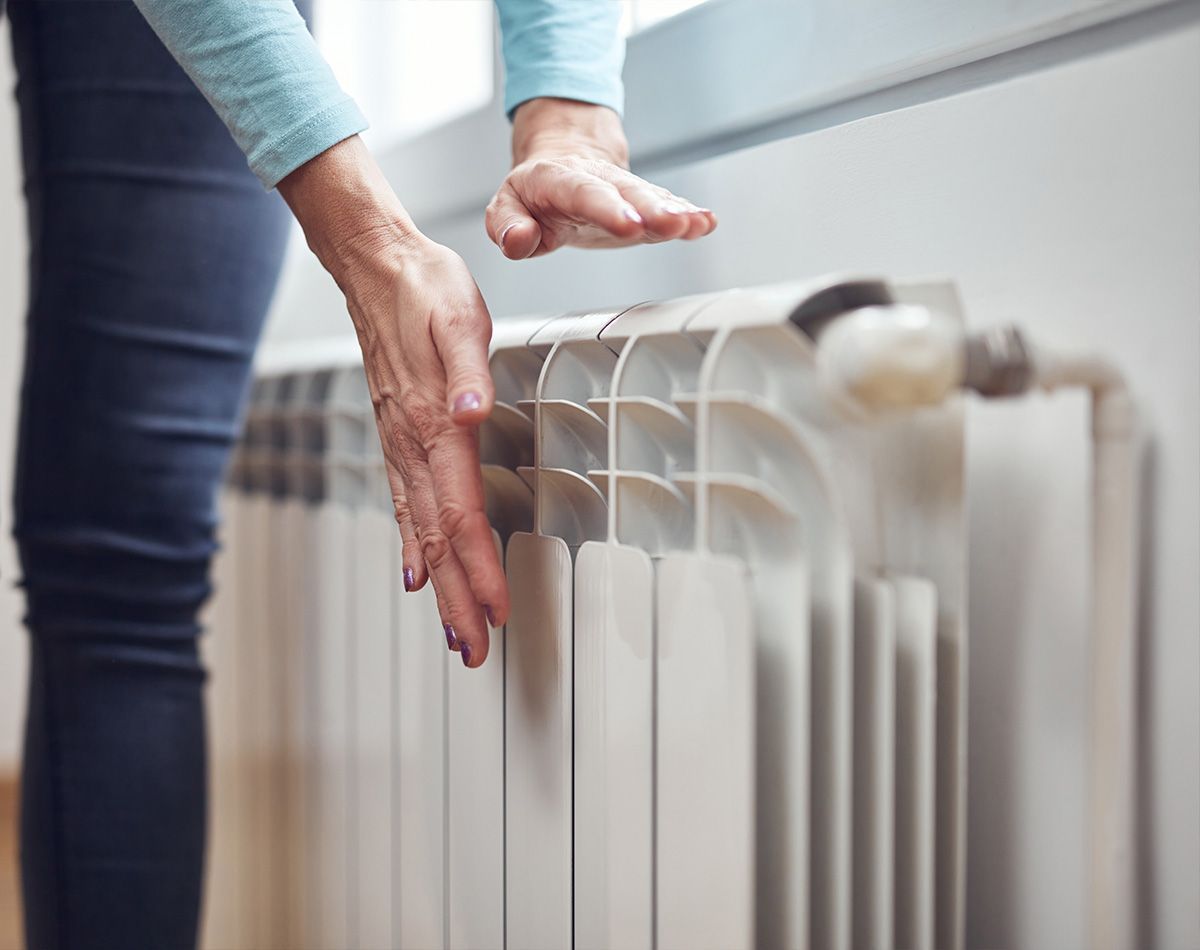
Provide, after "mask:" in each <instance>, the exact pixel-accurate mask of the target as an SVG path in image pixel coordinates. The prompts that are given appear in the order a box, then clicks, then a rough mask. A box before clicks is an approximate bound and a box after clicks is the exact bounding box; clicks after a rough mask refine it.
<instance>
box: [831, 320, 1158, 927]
mask: <svg viewBox="0 0 1200 950" xmlns="http://www.w3.org/2000/svg"><path fill="white" fill-rule="evenodd" d="M817 353H818V355H817V362H818V369H819V372H820V373H821V375H822V377H823V379H824V381H825V383H826V385H827V387H828V388H829V389H830V390H831V391H832V392H833V393H835V394H840V395H841V396H843V397H848V398H849V399H850V400H852V401H853V402H854V403H856V404H857V405H858V406H860V407H864V408H866V409H867V410H872V409H875V410H880V409H898V408H904V407H909V408H912V407H917V406H921V405H935V404H937V403H939V402H941V401H943V400H944V399H946V398H947V397H949V396H950V395H951V394H952V393H953V392H955V391H957V390H960V389H968V390H973V391H975V392H978V393H980V394H981V395H983V396H986V397H999V396H1012V395H1020V394H1022V393H1026V392H1028V391H1030V390H1031V389H1033V388H1035V387H1036V388H1041V389H1044V390H1047V391H1051V390H1056V389H1062V388H1074V387H1083V388H1085V389H1087V390H1089V392H1090V394H1091V428H1092V466H1093V483H1092V503H1091V507H1092V590H1091V624H1092V640H1091V643H1090V648H1091V656H1090V666H1089V707H1090V720H1089V723H1090V734H1089V739H1088V796H1089V801H1088V840H1089V855H1088V857H1089V882H1088V897H1089V901H1088V905H1089V906H1088V928H1089V940H1088V946H1089V947H1092V948H1094V950H1134V948H1135V947H1136V946H1137V932H1138V905H1137V899H1138V894H1137V871H1136V865H1137V827H1136V815H1137V771H1136V770H1137V663H1138V636H1137V634H1138V630H1137V623H1138V609H1137V608H1138V543H1139V538H1140V536H1141V530H1140V529H1141V525H1140V510H1139V499H1140V497H1141V495H1140V484H1139V482H1140V466H1141V442H1140V434H1139V431H1138V424H1137V413H1136V410H1135V407H1134V404H1133V400H1132V398H1131V396H1130V393H1129V389H1128V386H1127V385H1126V382H1125V379H1124V377H1123V375H1122V374H1121V372H1120V370H1119V369H1118V368H1117V367H1116V366H1114V365H1113V364H1112V363H1110V362H1109V361H1107V360H1105V359H1103V358H1100V357H1095V356H1071V355H1066V354H1060V353H1057V352H1054V351H1052V350H1048V349H1043V348H1041V347H1034V346H1032V345H1031V344H1030V343H1029V342H1028V341H1027V340H1026V339H1025V337H1024V336H1023V335H1022V334H1021V332H1020V331H1019V330H1017V329H1016V328H1012V327H1005V328H999V329H996V330H992V331H988V332H986V333H981V334H977V335H973V336H970V337H967V338H964V337H963V336H962V333H961V331H960V330H959V329H958V328H957V327H955V326H953V325H952V324H950V323H949V322H948V321H944V320H942V319H940V318H939V317H938V316H937V315H936V314H934V313H932V312H930V311H928V310H926V309H925V308H922V307H914V306H908V305H899V304H897V305H892V306H878V307H865V308H862V309H860V310H855V311H851V312H850V313H847V314H845V315H844V316H842V317H839V318H836V319H834V320H832V321H830V323H829V324H828V325H827V326H826V327H825V329H824V330H823V332H822V333H821V335H820V337H819V339H818V350H817Z"/></svg>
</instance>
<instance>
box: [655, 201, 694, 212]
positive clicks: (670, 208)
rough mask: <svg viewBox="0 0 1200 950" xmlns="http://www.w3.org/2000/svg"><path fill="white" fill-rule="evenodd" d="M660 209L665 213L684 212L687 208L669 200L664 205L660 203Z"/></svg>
mask: <svg viewBox="0 0 1200 950" xmlns="http://www.w3.org/2000/svg"><path fill="white" fill-rule="evenodd" d="M658 210H659V211H661V212H662V213H663V214H683V213H684V212H685V211H686V210H687V209H686V208H685V207H684V206H683V205H677V204H674V203H673V202H670V201H668V202H667V203H666V204H664V205H659V208H658Z"/></svg>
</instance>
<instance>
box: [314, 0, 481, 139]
mask: <svg viewBox="0 0 1200 950" xmlns="http://www.w3.org/2000/svg"><path fill="white" fill-rule="evenodd" d="M492 11H493V7H492V0H459V2H455V3H447V2H445V0H405V2H403V3H386V2H380V0H317V2H316V13H315V17H314V20H315V22H314V24H313V25H314V30H315V33H316V37H317V45H318V46H320V48H321V52H322V53H324V54H325V57H326V58H327V59H328V60H329V62H330V65H332V66H333V71H334V72H335V73H336V74H337V77H338V80H339V82H341V84H342V87H343V88H344V89H345V90H346V92H348V93H349V94H350V95H351V96H353V97H354V100H355V101H356V102H357V103H358V105H359V107H360V108H361V109H362V110H363V112H364V113H365V114H366V115H367V117H368V118H369V119H370V120H371V129H370V131H368V132H367V133H366V135H365V138H366V139H367V140H368V142H370V144H371V146H372V147H373V148H376V149H385V148H387V147H388V146H390V145H394V144H396V143H398V142H400V141H402V140H404V139H407V138H411V137H412V136H414V135H417V134H419V133H421V132H424V131H426V130H428V129H430V128H433V127H434V126H437V125H441V124H442V123H444V122H448V121H449V120H451V119H454V118H457V117H458V116H460V115H465V114H466V113H468V112H472V111H474V110H475V109H478V108H480V107H481V106H484V105H487V104H488V103H489V102H491V101H492V94H493V91H494V90H493V83H494V73H493V68H492V50H493V12H492Z"/></svg>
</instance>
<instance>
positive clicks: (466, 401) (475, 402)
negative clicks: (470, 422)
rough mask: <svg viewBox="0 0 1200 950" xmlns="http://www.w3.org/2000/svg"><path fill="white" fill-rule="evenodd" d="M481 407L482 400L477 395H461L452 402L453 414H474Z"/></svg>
mask: <svg viewBox="0 0 1200 950" xmlns="http://www.w3.org/2000/svg"><path fill="white" fill-rule="evenodd" d="M482 405H483V398H482V397H481V396H480V395H479V393H463V394H462V395H461V396H459V397H458V398H457V399H455V400H454V412H455V413H456V414H457V413H460V412H474V411H475V410H476V409H478V408H479V407H480V406H482Z"/></svg>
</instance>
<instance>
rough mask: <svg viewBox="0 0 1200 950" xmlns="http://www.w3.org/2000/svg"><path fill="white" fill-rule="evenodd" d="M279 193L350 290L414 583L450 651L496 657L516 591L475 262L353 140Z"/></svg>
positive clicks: (467, 660)
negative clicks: (447, 242) (500, 545)
mask: <svg viewBox="0 0 1200 950" xmlns="http://www.w3.org/2000/svg"><path fill="white" fill-rule="evenodd" d="M279 190H280V192H281V193H282V194H283V196H284V198H285V199H286V200H287V202H288V204H289V205H290V206H291V208H292V210H293V212H294V213H295V215H296V218H297V219H298V220H299V221H300V224H301V226H302V227H303V228H304V232H305V236H306V237H307V238H308V243H309V246H310V247H311V248H312V249H313V251H314V252H315V253H316V254H317V256H318V257H319V258H320V260H321V262H322V264H324V265H325V268H326V269H327V270H328V271H329V272H330V274H332V275H333V277H334V279H335V280H336V281H337V283H338V286H339V287H341V289H342V291H343V293H344V294H345V295H346V302H347V306H348V308H349V310H350V315H351V317H352V319H353V321H354V326H355V330H356V331H357V333H358V339H359V343H360V345H361V347H362V352H363V364H364V366H365V368H366V374H367V383H368V387H369V389H370V393H371V400H372V403H373V405H374V407H375V419H376V423H377V424H378V428H379V436H380V440H381V442H382V444H383V454H384V458H385V460H386V464H387V470H388V480H389V482H390V484H391V490H392V501H393V504H394V506H395V512H396V520H397V522H398V523H399V526H400V532H401V535H402V537H403V541H404V583H405V587H406V588H407V589H409V590H417V589H419V588H420V587H422V586H423V585H424V584H425V581H426V578H427V576H428V579H430V580H431V581H432V583H433V587H434V591H435V593H436V594H437V601H438V609H439V611H440V612H441V617H442V623H443V624H444V625H445V627H446V638H447V642H448V643H449V644H450V646H451V649H458V650H460V652H461V653H462V658H463V663H464V664H465V665H467V666H469V667H475V666H479V665H480V664H481V663H482V662H483V661H484V659H485V658H486V657H487V652H488V628H487V622H485V621H490V622H491V623H492V625H493V626H500V625H502V624H503V623H504V622H505V621H506V620H507V618H508V608H509V600H508V587H507V584H506V583H505V579H504V573H503V570H502V569H501V567H500V560H499V557H498V556H497V553H496V548H495V545H494V543H493V540H492V531H491V527H490V525H489V524H488V520H487V516H486V514H485V511H484V495H483V480H482V476H481V473H480V467H479V444H478V437H477V427H478V425H479V423H480V422H482V421H483V420H484V419H486V418H487V416H488V414H489V413H490V412H491V410H492V405H493V402H494V398H495V394H494V391H493V387H492V381H491V375H490V373H489V371H488V342H489V341H490V339H491V331H492V322H491V317H490V316H489V314H488V310H487V306H486V305H485V304H484V302H483V298H482V297H481V296H480V293H479V289H478V287H477V286H476V285H475V281H474V280H473V279H472V277H471V274H470V272H469V271H468V270H467V267H466V264H464V263H463V261H462V259H461V258H460V257H459V256H458V255H457V254H455V253H454V252H453V251H451V250H450V249H449V248H445V247H442V246H441V245H439V244H436V243H434V242H433V241H430V240H429V239H428V238H426V237H425V236H424V235H422V234H420V232H419V231H417V229H416V227H415V226H414V225H413V223H412V221H411V219H410V218H409V217H408V215H407V213H406V212H405V211H404V209H403V207H402V206H401V205H400V202H399V201H398V200H397V199H396V197H395V194H394V193H393V192H392V189H391V187H390V186H389V185H388V184H387V182H386V180H385V179H384V178H383V175H382V174H381V173H380V171H379V169H378V167H377V166H376V165H375V163H374V161H373V159H372V158H371V156H370V154H369V153H368V152H367V150H366V148H365V147H364V146H363V145H362V143H361V142H360V141H359V139H358V138H357V137H355V138H351V139H347V140H346V141H344V142H342V143H340V144H339V145H336V146H334V147H333V148H331V149H329V150H328V151H326V152H323V153H322V154H321V155H319V156H317V157H316V158H314V159H313V160H312V161H310V162H308V163H307V164H306V165H304V166H301V168H299V169H297V170H296V171H294V172H292V174H291V175H289V176H288V177H287V178H285V179H284V180H283V181H282V182H280V184H279Z"/></svg>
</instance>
